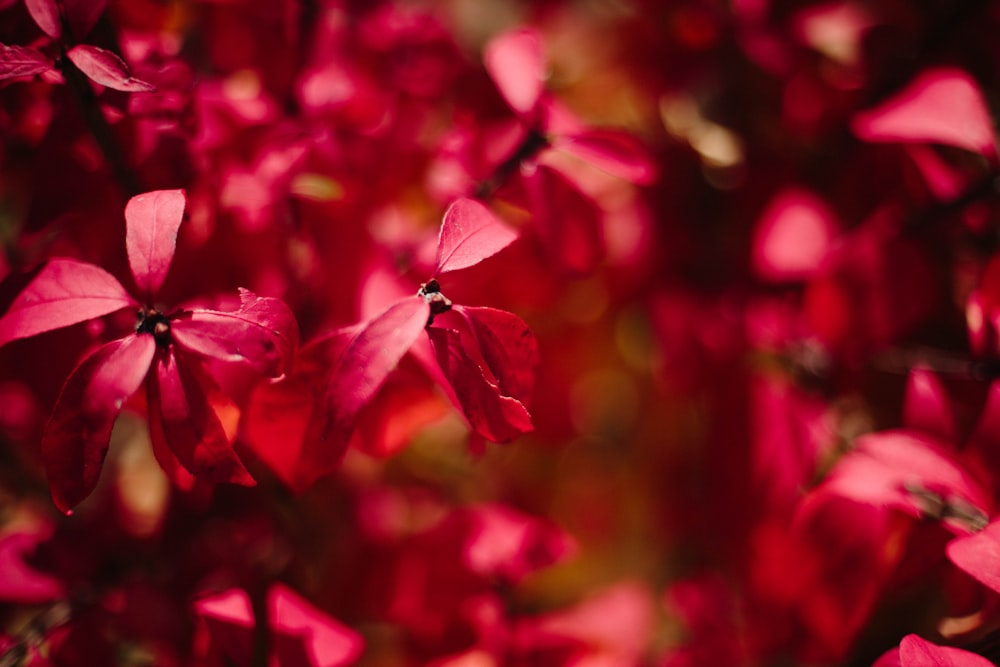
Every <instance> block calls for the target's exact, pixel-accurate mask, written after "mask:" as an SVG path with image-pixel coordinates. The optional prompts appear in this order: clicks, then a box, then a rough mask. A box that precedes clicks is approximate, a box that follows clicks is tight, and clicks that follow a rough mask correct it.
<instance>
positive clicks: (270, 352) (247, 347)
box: [170, 289, 299, 377]
mask: <svg viewBox="0 0 1000 667" xmlns="http://www.w3.org/2000/svg"><path fill="white" fill-rule="evenodd" d="M170 334H171V336H172V337H173V340H174V342H176V343H177V344H178V345H180V346H181V347H184V348H186V349H188V350H191V351H192V352H197V353H198V354H203V355H205V356H208V357H212V358H214V359H218V360H220V361H226V362H237V363H244V364H249V365H250V366H252V367H253V368H254V370H256V371H257V372H258V373H260V374H261V375H264V376H268V377H277V376H279V375H282V374H283V373H285V372H286V371H287V370H288V369H289V367H290V365H291V362H292V357H293V355H294V354H295V348H296V347H297V346H298V341H299V327H298V323H296V321H295V316H294V315H293V314H292V311H291V310H289V308H288V306H286V305H285V303H284V302H283V301H281V300H280V299H273V298H270V297H263V298H262V297H259V296H257V295H255V294H253V293H252V292H250V291H248V290H244V289H241V290H240V307H239V309H237V310H235V311H232V312H222V311H215V310H200V309H199V310H193V311H191V312H190V313H185V314H182V315H180V316H178V317H176V318H174V319H173V320H172V321H171V327H170Z"/></svg>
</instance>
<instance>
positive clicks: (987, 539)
mask: <svg viewBox="0 0 1000 667" xmlns="http://www.w3.org/2000/svg"><path fill="white" fill-rule="evenodd" d="M946 552H947V554H948V558H949V559H950V560H951V562H952V563H954V564H955V565H957V566H958V567H960V568H961V569H963V570H965V571H966V572H968V573H969V574H971V575H972V576H973V577H975V578H976V579H978V580H979V581H981V582H982V583H983V584H985V585H986V586H989V587H990V588H992V589H993V590H995V591H1000V568H998V567H997V563H1000V522H997V521H994V522H993V523H991V524H990V525H988V526H986V528H985V529H983V530H981V531H979V532H978V533H973V534H972V535H964V536H960V537H956V538H955V539H953V540H952V541H951V542H949V543H948V546H947V547H946Z"/></svg>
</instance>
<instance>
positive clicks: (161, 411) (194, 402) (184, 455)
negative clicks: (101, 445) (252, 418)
mask: <svg viewBox="0 0 1000 667" xmlns="http://www.w3.org/2000/svg"><path fill="white" fill-rule="evenodd" d="M149 389H150V392H149V393H150V401H149V403H150V406H149V419H150V429H153V428H158V429H161V430H162V432H163V436H164V438H165V440H166V443H167V445H168V446H169V447H170V450H171V451H172V452H173V453H174V455H176V456H177V460H178V461H180V463H181V465H183V466H184V467H185V468H186V469H187V470H188V471H189V472H190V473H191V474H192V475H194V476H195V477H196V478H198V479H203V480H205V481H207V482H216V483H219V482H231V483H234V484H243V485H246V486H253V485H254V484H255V483H256V482H255V481H254V479H253V477H251V476H250V473H248V472H247V470H246V468H245V467H243V463H242V462H241V461H240V459H239V457H238V456H237V455H236V453H235V452H234V451H233V447H232V442H233V439H234V438H235V435H236V427H237V423H238V421H239V408H238V407H236V405H234V404H233V402H232V401H231V400H230V399H229V397H227V396H226V395H225V394H223V393H222V391H221V390H220V389H219V388H218V387H217V386H216V384H215V382H214V381H212V379H211V378H210V377H208V375H207V374H206V373H205V372H204V371H202V370H201V369H200V368H199V367H198V366H197V362H195V361H194V360H188V359H183V358H181V359H179V358H178V357H177V355H175V354H174V352H172V351H169V352H163V353H161V354H160V356H159V358H158V359H157V360H156V374H155V376H153V377H151V382H150V383H149Z"/></svg>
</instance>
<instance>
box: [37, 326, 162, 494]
mask: <svg viewBox="0 0 1000 667" xmlns="http://www.w3.org/2000/svg"><path fill="white" fill-rule="evenodd" d="M155 350H156V343H155V341H154V340H153V337H152V336H151V335H133V336H128V337H126V338H122V339H121V340H116V341H112V342H110V343H108V344H106V345H104V346H102V347H100V348H98V349H97V351H95V352H94V353H92V354H91V355H90V356H88V357H86V358H85V359H84V360H83V361H82V362H81V363H80V364H79V365H78V366H77V367H76V368H75V369H74V370H73V372H72V373H71V374H70V376H69V378H68V379H67V380H66V383H65V384H64V385H63V388H62V391H61V392H60V394H59V399H58V400H57V401H56V405H55V408H53V410H52V415H51V417H49V420H48V423H46V425H45V432H44V433H43V435H42V456H43V458H44V459H45V470H46V474H47V476H48V479H49V487H50V488H51V490H52V499H53V501H54V502H55V504H56V507H58V508H59V509H60V510H62V511H63V512H67V513H68V512H69V511H70V510H71V509H72V508H73V506H75V505H76V504H77V503H79V502H80V501H81V500H83V499H84V498H86V497H87V496H88V495H90V492H91V491H93V490H94V487H95V486H96V485H97V480H98V478H99V477H100V474H101V466H102V465H103V464H104V456H105V455H106V454H107V451H108V440H109V439H110V438H111V428H112V426H114V423H115V419H117V418H118V413H119V412H121V408H122V405H123V404H124V403H125V401H127V400H128V399H129V397H130V396H132V394H134V393H135V392H137V391H138V390H139V388H140V387H141V386H142V382H143V379H144V378H145V377H146V373H147V372H148V371H149V366H150V364H151V363H152V361H153V353H154V352H155Z"/></svg>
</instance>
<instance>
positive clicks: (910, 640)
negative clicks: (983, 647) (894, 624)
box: [899, 635, 993, 667]
mask: <svg viewBox="0 0 1000 667" xmlns="http://www.w3.org/2000/svg"><path fill="white" fill-rule="evenodd" d="M899 664H900V667H993V663H992V662H990V661H989V660H987V659H986V658H984V657H983V656H981V655H977V654H975V653H970V652H968V651H963V650H962V649H960V648H952V647H950V646H938V645H936V644H932V643H931V642H929V641H927V640H926V639H922V638H920V637H918V636H917V635H906V636H905V637H903V641H901V642H899Z"/></svg>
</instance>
